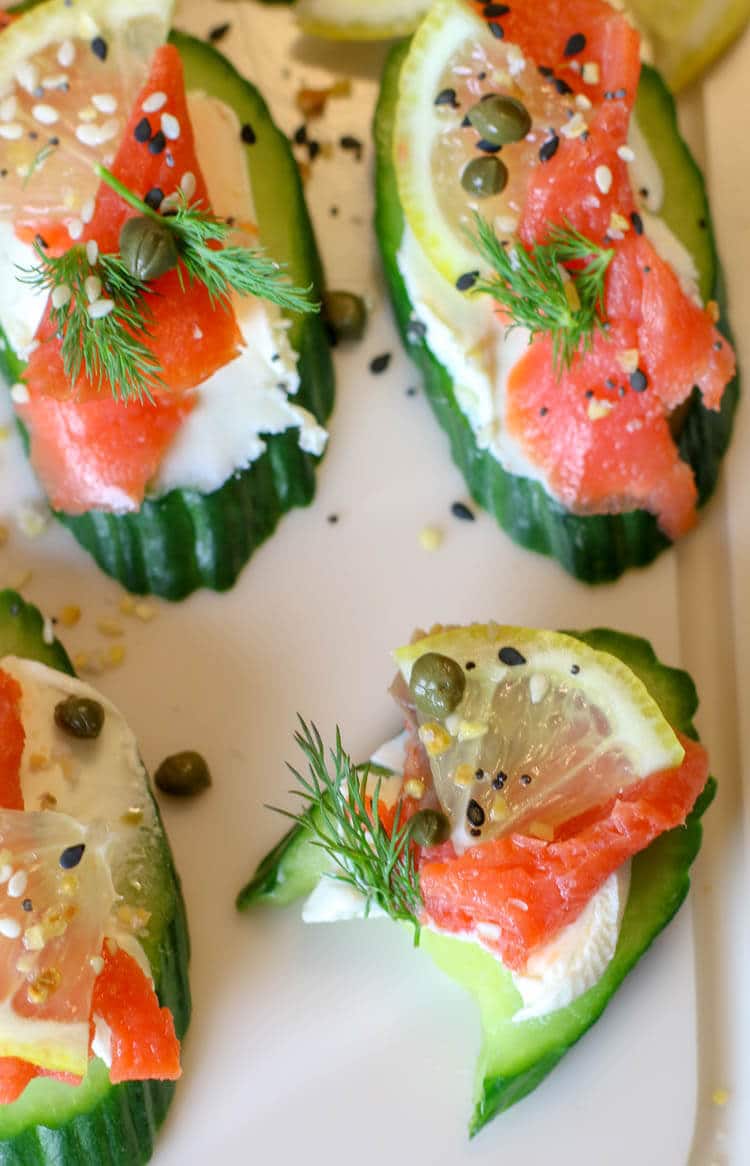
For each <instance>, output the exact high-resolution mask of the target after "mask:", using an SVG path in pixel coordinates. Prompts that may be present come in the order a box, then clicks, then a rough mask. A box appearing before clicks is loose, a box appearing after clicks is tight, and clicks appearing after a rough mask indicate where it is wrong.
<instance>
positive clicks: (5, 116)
mask: <svg viewBox="0 0 750 1166" xmlns="http://www.w3.org/2000/svg"><path fill="white" fill-rule="evenodd" d="M17 112H18V98H17V97H16V96H15V94H13V93H12V94H11V95H10V97H6V98H4V99H3V100H2V101H0V121H13V118H14V117H15V116H16V113H17Z"/></svg>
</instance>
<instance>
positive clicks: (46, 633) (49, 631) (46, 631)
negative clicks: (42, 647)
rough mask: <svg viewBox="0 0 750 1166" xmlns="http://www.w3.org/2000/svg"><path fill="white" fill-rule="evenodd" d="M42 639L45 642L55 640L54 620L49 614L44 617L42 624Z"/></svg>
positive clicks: (51, 642)
mask: <svg viewBox="0 0 750 1166" xmlns="http://www.w3.org/2000/svg"><path fill="white" fill-rule="evenodd" d="M42 639H43V640H44V643H45V644H54V642H55V628H54V624H53V623H52V620H51V619H50V617H49V616H48V615H46V616H45V617H44V624H43V625H42Z"/></svg>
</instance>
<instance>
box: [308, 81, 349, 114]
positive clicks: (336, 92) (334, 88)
mask: <svg viewBox="0 0 750 1166" xmlns="http://www.w3.org/2000/svg"><path fill="white" fill-rule="evenodd" d="M351 91H352V85H351V81H350V80H349V79H348V78H342V79H341V80H340V81H334V83H333V85H329V86H328V88H326V89H308V88H304V87H303V88H302V89H300V90H299V91H298V92H297V94H296V95H295V98H294V101H295V105H296V106H297V109H298V110H299V111H300V113H301V114H302V116H303V117H306V118H313V117H321V116H322V115H323V113H324V111H325V107H326V105H327V104H328V101H329V99H330V98H331V97H349V95H350V94H351Z"/></svg>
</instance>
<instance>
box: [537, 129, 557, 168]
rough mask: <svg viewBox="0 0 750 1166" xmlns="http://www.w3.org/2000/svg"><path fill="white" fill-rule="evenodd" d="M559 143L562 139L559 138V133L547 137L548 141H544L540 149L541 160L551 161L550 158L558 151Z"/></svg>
mask: <svg viewBox="0 0 750 1166" xmlns="http://www.w3.org/2000/svg"><path fill="white" fill-rule="evenodd" d="M559 145H560V139H559V138H558V136H557V134H555V133H553V134H552V137H551V138H547V141H546V142H544V143H543V145H542V146H541V148H540V150H539V158H540V160H541V161H542V162H549V160H550V158H554V156H555V154H556V153H557V149H558V146H559Z"/></svg>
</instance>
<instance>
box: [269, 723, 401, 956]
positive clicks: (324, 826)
mask: <svg viewBox="0 0 750 1166" xmlns="http://www.w3.org/2000/svg"><path fill="white" fill-rule="evenodd" d="M300 730H301V731H300V732H298V733H296V734H295V738H294V739H295V741H296V743H297V745H299V747H300V749H301V750H302V752H303V754H304V756H305V760H306V761H307V767H308V768H307V773H306V774H302V773H300V772H299V771H298V770H297V769H294V768H293V767H292V766H291V765H290V766H289V770H290V772H291V773H292V774H293V775H294V777H295V778H296V780H297V782H298V783H299V787H300V788H298V789H295V790H293V791H292V792H293V793H294V794H296V795H298V796H299V797H302V798H304V799H305V801H306V802H307V805H306V808H305V810H304V811H303V812H302V813H299V814H293V813H290V812H289V811H287V810H278V808H277V807H273V808H274V809H277V812H278V813H281V814H284V815H285V816H286V817H288V818H291V819H292V820H293V821H295V822H298V823H299V824H300V825H302V826H303V827H304V828H305V829H306V830H308V831H309V832H310V833H311V834H312V841H313V844H314V845H315V846H319V847H320V848H321V849H322V850H324V851H325V852H326V854H327V855H329V857H330V858H331V859H332V861H333V863H334V864H335V866H336V873H333V874H331V875H330V877H331V878H335V879H337V880H338V881H339V882H342V883H346V884H347V885H348V886H351V887H353V888H354V889H355V890H356V891H359V893H360V894H361V895H362V896H364V899H365V914H367V913H368V912H369V911H370V910H371V908H372V906H373V905H374V904H377V906H378V907H380V908H381V909H382V910H383V911H385V912H386V914H388V915H390V917H391V919H396V920H403V921H405V922H407V923H411V924H412V925H413V927H414V943H415V944H418V943H419V933H420V924H419V914H420V911H421V907H422V895H421V892H420V889H419V878H418V875H417V869H416V866H415V863H414V856H413V853H412V851H411V848H410V845H409V843H410V838H411V826H410V824H409V823H408V822H406V823H404V824H403V825H402V824H401V799H400V798H399V800H398V802H397V804H396V809H395V816H394V820H393V828H392V830H391V833H390V834H388V832H387V831H386V829H385V827H384V826H383V824H382V823H381V821H380V815H379V812H378V808H379V801H380V786H381V781H382V777H381V776H378V778H377V780H376V782H375V785H374V787H373V788H372V790H370V791H368V779H369V777H370V766H369V765H365V766H357V765H354V763H353V762H352V760H351V758H350V757H349V755H348V754H347V753H345V751H344V749H343V746H342V744H341V734H340V732H339V731H338V729H337V730H336V746H335V748H333V749H330V750H329V751H328V757H326V749H325V746H324V745H323V742H322V740H321V737H320V734H319V732H318V730H317V729H316V727H315V725H310V726H308V725H307V724H306V723H305V721H303V720H302V718H301V717H300Z"/></svg>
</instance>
